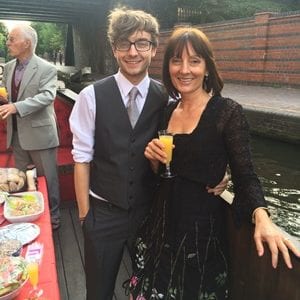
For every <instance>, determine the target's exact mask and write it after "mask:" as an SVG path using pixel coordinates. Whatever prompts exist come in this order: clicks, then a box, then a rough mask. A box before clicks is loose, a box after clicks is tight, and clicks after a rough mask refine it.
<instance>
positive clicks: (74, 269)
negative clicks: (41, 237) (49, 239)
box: [58, 205, 85, 300]
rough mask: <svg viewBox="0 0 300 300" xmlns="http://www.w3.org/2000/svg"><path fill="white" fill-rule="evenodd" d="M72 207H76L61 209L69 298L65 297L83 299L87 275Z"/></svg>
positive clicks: (63, 251)
mask: <svg viewBox="0 0 300 300" xmlns="http://www.w3.org/2000/svg"><path fill="white" fill-rule="evenodd" d="M71 209H74V205H73V207H69V208H62V209H61V211H62V218H61V227H60V229H59V231H58V235H59V244H60V249H61V260H62V264H63V268H64V275H65V281H66V286H67V291H68V298H65V299H66V300H68V299H70V300H71V299H72V300H82V299H85V276H84V268H83V264H82V257H81V252H80V247H79V245H78V239H77V238H76V235H75V230H74V224H73V220H72V218H71V213H70V210H71ZM62 299H64V298H62Z"/></svg>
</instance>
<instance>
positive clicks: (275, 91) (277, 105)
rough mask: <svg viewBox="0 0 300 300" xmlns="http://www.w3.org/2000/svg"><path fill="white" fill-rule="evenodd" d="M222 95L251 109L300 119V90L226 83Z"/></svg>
mask: <svg viewBox="0 0 300 300" xmlns="http://www.w3.org/2000/svg"><path fill="white" fill-rule="evenodd" d="M222 95H223V96H226V97H229V98H232V99H233V100H236V101H237V102H239V103H240V104H242V105H243V106H245V107H249V108H251V109H257V110H261V111H270V112H274V113H279V114H286V115H291V116H297V117H299V118H300V89H295V88H282V87H281V88H273V87H265V86H251V85H238V84H231V83H226V84H225V86H224V89H223V92H222Z"/></svg>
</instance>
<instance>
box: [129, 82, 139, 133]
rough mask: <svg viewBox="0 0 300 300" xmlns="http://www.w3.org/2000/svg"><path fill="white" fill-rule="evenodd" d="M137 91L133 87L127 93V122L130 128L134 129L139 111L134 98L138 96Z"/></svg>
mask: <svg viewBox="0 0 300 300" xmlns="http://www.w3.org/2000/svg"><path fill="white" fill-rule="evenodd" d="M138 93H139V90H138V89H137V88H136V87H133V88H132V89H131V90H130V92H129V93H128V96H129V99H128V104H127V113H128V116H129V120H130V123H131V126H132V128H134V126H135V124H136V122H137V120H138V118H139V114H140V112H139V110H138V107H137V103H136V96H137V95H138Z"/></svg>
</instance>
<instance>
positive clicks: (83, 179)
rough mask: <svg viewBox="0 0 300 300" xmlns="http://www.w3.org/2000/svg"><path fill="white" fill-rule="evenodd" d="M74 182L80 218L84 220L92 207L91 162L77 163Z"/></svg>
mask: <svg viewBox="0 0 300 300" xmlns="http://www.w3.org/2000/svg"><path fill="white" fill-rule="evenodd" d="M74 183H75V193H76V201H77V203H78V211H79V219H80V221H83V220H84V218H85V216H86V214H87V213H88V210H89V208H90V203H89V184H90V164H89V163H78V162H76V163H75V167H74Z"/></svg>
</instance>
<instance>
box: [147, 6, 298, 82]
mask: <svg viewBox="0 0 300 300" xmlns="http://www.w3.org/2000/svg"><path fill="white" fill-rule="evenodd" d="M196 27H198V28H199V29H201V30H202V31H204V32H205V34H207V36H208V37H209V39H210V41H211V43H212V45H213V49H214V53H215V57H216V62H217V65H218V68H219V71H220V73H221V75H222V77H223V79H224V81H227V82H235V83H243V84H259V85H271V86H292V87H300V12H290V13H285V14H274V13H268V12H264V13H258V14H256V15H254V16H253V17H252V18H245V19H238V20H231V21H226V22H216V23H210V24H202V25H201V26H200V25H199V26H196ZM170 33H171V30H166V31H163V32H162V33H161V38H160V46H159V48H158V51H157V55H156V57H155V58H154V59H153V62H152V64H151V67H150V74H151V75H152V76H153V77H156V78H160V77H161V66H162V58H163V52H164V46H165V43H166V40H167V38H168V37H169V35H170Z"/></svg>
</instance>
